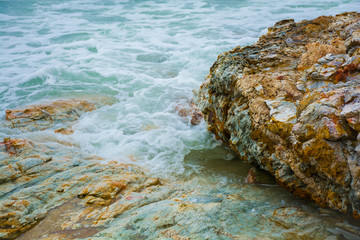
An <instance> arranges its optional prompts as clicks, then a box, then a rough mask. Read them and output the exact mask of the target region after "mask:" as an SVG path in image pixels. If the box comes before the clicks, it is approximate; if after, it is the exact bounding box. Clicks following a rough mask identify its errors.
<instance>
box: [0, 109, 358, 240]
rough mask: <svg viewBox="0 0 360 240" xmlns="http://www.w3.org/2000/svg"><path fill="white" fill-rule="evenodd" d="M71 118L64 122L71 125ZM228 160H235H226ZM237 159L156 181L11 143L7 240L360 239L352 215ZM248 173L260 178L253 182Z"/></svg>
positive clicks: (45, 145)
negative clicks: (312, 201) (300, 194)
mask: <svg viewBox="0 0 360 240" xmlns="http://www.w3.org/2000/svg"><path fill="white" fill-rule="evenodd" d="M42 106H43V105H42ZM33 107H34V108H35V109H37V107H36V106H33ZM191 111H192V110H191ZM54 112H58V109H57V110H55V111H54ZM63 116H64V118H59V119H58V120H59V122H61V123H63V124H64V126H65V125H66V124H67V123H66V119H67V116H66V115H63ZM54 118H55V117H54ZM54 118H53V119H54ZM50 123H51V122H50ZM28 124H30V125H32V126H38V125H33V122H32V121H29V123H28ZM59 126H60V127H61V125H59ZM49 127H52V128H54V126H53V125H50V126H49ZM21 128H23V130H24V129H28V128H27V126H26V124H24V125H22V126H21ZM39 128H41V129H42V128H43V126H40V127H39ZM64 137H71V136H66V135H65V136H64ZM222 155H229V156H228V157H227V158H226V159H225V160H224V159H223V160H222V161H223V162H219V156H222ZM231 158H233V155H232V154H231V153H230V152H229V150H225V149H223V148H219V147H218V149H214V150H212V151H209V152H201V151H194V152H192V153H190V154H189V155H188V156H187V157H186V159H185V162H186V164H187V165H198V167H199V169H203V170H199V172H197V173H193V174H192V175H190V176H186V177H184V178H183V179H176V180H175V181H174V180H173V179H158V178H153V177H151V176H150V175H149V173H147V172H146V170H144V169H141V168H140V167H138V166H135V165H133V164H125V163H121V161H104V160H103V159H101V158H99V157H96V156H92V155H89V154H86V153H84V152H82V151H81V149H80V148H79V147H77V146H76V145H73V144H71V143H70V142H69V143H66V142H65V141H64V140H63V141H45V142H42V143H40V142H37V141H34V140H28V139H19V138H5V139H3V140H2V142H1V143H0V239H13V238H17V239H22V240H29V239H259V238H266V239H292V238H303V239H343V238H346V239H352V238H357V237H359V234H358V228H357V227H356V226H354V224H355V225H356V223H354V222H352V220H351V219H347V218H346V217H345V216H341V215H337V214H336V213H334V212H331V211H325V210H321V209H320V210H319V209H316V208H314V207H312V206H309V205H307V206H305V205H304V203H303V202H301V201H299V200H298V199H296V198H294V197H292V196H291V195H290V194H289V193H287V192H286V191H284V190H283V189H281V188H280V187H278V186H277V185H276V184H275V183H274V182H273V181H272V180H271V179H269V176H260V172H259V171H258V170H254V169H253V167H251V166H249V165H248V164H246V163H245V162H241V161H230V160H229V159H231ZM205 166H207V167H205ZM248 171H249V172H250V171H252V177H254V179H255V180H256V181H254V182H252V183H251V184H248V183H247V182H246V181H247V180H246V179H245V178H246V175H247V172H248ZM239 174H240V175H242V177H240V178H239ZM229 176H233V177H230V178H229Z"/></svg>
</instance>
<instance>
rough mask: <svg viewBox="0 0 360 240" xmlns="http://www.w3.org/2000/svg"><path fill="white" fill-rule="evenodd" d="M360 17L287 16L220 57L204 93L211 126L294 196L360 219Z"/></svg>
mask: <svg viewBox="0 0 360 240" xmlns="http://www.w3.org/2000/svg"><path fill="white" fill-rule="evenodd" d="M359 22H360V14H359V13H355V12H353V13H343V14H340V15H336V16H321V17H318V18H316V19H314V20H310V21H306V20H304V21H301V22H298V23H295V22H294V21H293V20H292V19H290V20H283V21H280V22H278V23H276V24H275V25H274V26H273V27H271V28H269V29H268V33H267V34H266V35H263V36H261V37H260V39H259V41H258V42H256V43H255V44H253V45H251V46H247V47H236V48H234V49H233V50H231V51H229V52H226V53H223V54H221V55H219V57H218V59H217V61H216V62H215V63H214V65H213V66H212V67H211V69H210V73H209V75H208V76H207V78H206V79H205V82H204V83H203V84H202V86H201V88H200V90H199V91H198V92H196V104H197V106H198V107H199V108H200V109H201V111H202V112H203V114H204V119H205V120H206V121H207V122H208V125H209V130H210V131H212V132H213V133H214V134H215V135H216V137H217V138H219V139H221V140H222V141H223V142H224V143H226V144H228V145H229V146H230V147H231V148H232V149H233V150H234V151H235V152H236V153H237V154H238V156H239V157H240V158H241V159H244V160H247V161H249V162H251V163H255V164H257V165H258V166H260V167H261V168H262V169H264V170H266V171H269V172H270V173H271V174H272V175H273V176H274V177H275V178H276V180H277V182H278V183H279V184H280V185H281V186H283V187H285V188H286V189H287V190H289V191H290V192H292V193H294V194H295V195H298V196H301V197H303V198H306V199H312V200H314V201H315V202H316V203H317V204H318V205H319V206H322V207H330V208H332V209H336V210H339V211H341V212H343V213H350V214H352V215H353V216H354V217H356V218H357V217H360V181H359V179H360V134H359V131H360V125H359V124H360V44H359V36H360V35H359V33H360V24H359Z"/></svg>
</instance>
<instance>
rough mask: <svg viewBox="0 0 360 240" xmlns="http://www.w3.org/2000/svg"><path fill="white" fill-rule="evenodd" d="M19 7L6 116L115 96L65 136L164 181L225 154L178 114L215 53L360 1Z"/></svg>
mask: <svg viewBox="0 0 360 240" xmlns="http://www.w3.org/2000/svg"><path fill="white" fill-rule="evenodd" d="M22 2H23V3H24V4H23V5H21V4H20V5H19V4H18V3H17V1H2V2H0V26H1V29H2V30H1V31H0V48H1V49H2V54H1V58H0V66H1V71H0V82H1V85H0V112H1V113H0V117H2V118H3V117H4V110H5V109H7V108H13V107H16V106H21V105H28V104H33V103H36V102H41V101H43V100H48V99H54V98H70V97H76V96H82V95H87V96H92V95H106V96H113V97H115V98H116V99H117V103H116V104H114V105H112V106H106V107H103V108H101V109H99V110H97V111H94V112H90V113H87V114H85V115H84V116H83V117H82V118H81V119H80V121H79V122H78V124H77V125H76V126H75V127H74V128H75V133H74V135H72V136H62V137H63V138H68V140H69V141H73V142H74V143H78V144H79V145H80V146H81V148H82V149H84V151H88V152H91V153H94V154H97V155H100V156H101V157H103V158H105V159H106V160H111V159H115V160H119V161H127V162H133V163H136V164H139V165H142V166H144V167H146V168H148V169H149V171H152V172H153V173H154V174H158V175H162V176H165V175H168V174H179V173H181V172H183V171H185V168H184V162H183V160H184V157H185V155H186V154H188V153H189V152H191V151H193V150H196V149H197V150H201V149H208V148H213V147H214V146H216V145H218V143H217V142H215V141H214V140H213V139H212V137H211V135H210V134H209V133H207V131H206V126H205V124H204V123H202V124H200V125H199V126H191V125H190V124H189V122H186V121H183V119H181V117H180V116H178V115H177V113H176V111H175V108H176V106H177V104H178V103H179V102H186V101H188V100H190V99H191V97H192V90H193V89H195V88H198V87H199V85H200V84H201V82H202V80H203V78H204V77H205V76H206V75H207V73H208V70H209V67H210V66H211V65H212V63H213V62H214V61H215V60H216V57H217V55H218V54H220V53H222V52H224V51H228V50H230V49H232V48H233V47H235V46H237V45H248V44H252V43H253V42H255V41H256V40H257V38H258V37H259V35H260V33H265V32H266V29H267V27H269V26H271V25H273V24H274V23H275V22H276V21H278V20H281V19H284V18H294V19H295V20H296V21H300V20H302V19H310V18H314V17H317V16H319V15H329V14H337V13H340V12H343V11H353V10H356V9H354V8H356V6H360V4H359V3H360V1H359V0H330V1H329V0H321V1H316V2H314V1H310V0H305V1H302V2H301V3H299V1H295V0H287V1H285V0H280V1H275V2H271V4H270V3H269V2H267V1H263V0H255V1H221V2H219V1H213V0H202V1H190V0H184V1H180V2H179V1H171V0H165V1H130V0H123V1H105V0H95V1H94V0H73V1H60V0H55V1H51V2H49V1H45V2H44V1H39V0H28V1H22ZM0 132H1V135H0V136H1V137H5V136H18V135H21V133H19V132H17V131H16V130H3V129H1V131H0ZM37 134H38V133H37ZM43 134H49V135H51V136H52V135H53V134H52V133H50V132H48V133H43ZM32 136H33V137H35V135H32V134H31V133H29V134H27V135H26V137H29V138H31V137H32ZM226 158H231V156H230V155H229V156H227V157H226Z"/></svg>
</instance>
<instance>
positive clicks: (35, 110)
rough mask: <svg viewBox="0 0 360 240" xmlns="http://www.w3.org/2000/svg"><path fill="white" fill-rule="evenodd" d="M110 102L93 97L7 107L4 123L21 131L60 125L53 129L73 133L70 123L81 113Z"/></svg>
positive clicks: (68, 133)
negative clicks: (12, 107) (90, 99)
mask: <svg viewBox="0 0 360 240" xmlns="http://www.w3.org/2000/svg"><path fill="white" fill-rule="evenodd" d="M111 103H112V102H111V99H109V98H108V99H107V98H103V99H96V98H94V99H93V100H92V101H89V100H85V99H73V100H58V101H53V102H50V103H46V104H41V105H32V106H27V107H24V108H19V109H13V110H10V109H8V110H6V115H5V120H6V123H5V124H4V125H5V126H6V127H10V128H17V129H19V130H21V131H23V132H26V131H39V130H45V129H48V128H51V127H52V128H56V127H60V128H58V129H55V130H54V131H55V132H56V133H61V134H65V135H70V134H72V133H73V130H72V129H71V125H72V124H71V123H73V122H74V121H76V120H78V119H79V117H80V116H81V115H82V114H84V113H85V112H90V111H94V110H96V109H97V108H99V107H101V106H103V105H105V104H111Z"/></svg>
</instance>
